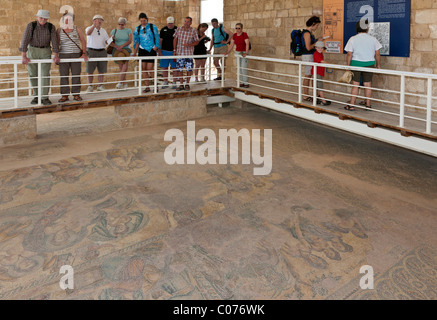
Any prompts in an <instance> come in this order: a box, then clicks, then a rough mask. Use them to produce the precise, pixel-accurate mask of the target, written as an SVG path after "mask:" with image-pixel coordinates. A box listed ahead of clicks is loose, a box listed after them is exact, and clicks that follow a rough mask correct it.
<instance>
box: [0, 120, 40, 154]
mask: <svg viewBox="0 0 437 320" xmlns="http://www.w3.org/2000/svg"><path fill="white" fill-rule="evenodd" d="M35 138H36V115H29V116H22V117H18V118H10V119H0V146H4V145H13V144H19V143H24V142H29V141H31V140H34V139H35Z"/></svg>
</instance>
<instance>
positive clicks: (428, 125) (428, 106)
mask: <svg viewBox="0 0 437 320" xmlns="http://www.w3.org/2000/svg"><path fill="white" fill-rule="evenodd" d="M431 105H432V78H431V77H430V78H428V95H427V99H426V133H431V116H432V109H431Z"/></svg>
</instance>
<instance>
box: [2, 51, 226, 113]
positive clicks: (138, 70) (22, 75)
mask: <svg viewBox="0 0 437 320" xmlns="http://www.w3.org/2000/svg"><path fill="white" fill-rule="evenodd" d="M214 57H219V58H221V73H222V75H224V74H225V66H224V59H225V56H224V55H222V54H216V55H196V56H194V55H191V56H153V57H142V56H141V57H139V56H135V57H134V56H130V57H122V58H114V57H112V56H111V57H109V56H108V57H105V58H91V59H89V61H108V62H110V61H113V62H114V61H129V62H135V63H136V64H137V65H136V66H135V67H134V68H133V70H131V71H129V70H128V71H127V72H126V80H125V81H124V82H126V83H131V84H132V86H130V87H129V89H133V88H137V94H138V95H144V92H143V89H145V87H146V86H145V85H144V84H143V80H148V81H149V82H151V83H153V85H152V86H151V88H152V93H157V92H158V82H160V81H162V80H163V79H164V78H163V77H162V76H160V75H159V72H158V71H162V69H161V68H159V61H160V60H162V59H182V58H195V59H198V58H205V59H208V61H207V62H208V63H206V65H205V67H204V68H205V81H212V79H213V76H214V75H217V71H215V72H214V70H216V69H215V67H214V65H213V64H212V59H213V58H214ZM146 59H147V60H152V59H153V60H154V68H153V70H142V64H141V63H137V62H138V61H139V60H146ZM60 62H61V63H62V62H84V59H81V58H79V59H61V61H60ZM30 63H31V64H37V65H38V77H36V79H37V83H38V84H37V86H36V88H37V91H38V95H37V98H38V102H37V104H36V106H41V105H42V88H43V87H45V88H47V87H48V88H49V90H51V89H53V88H59V89H60V88H61V87H62V85H61V84H60V83H59V84H50V85H49V86H43V85H42V79H43V78H44V77H43V76H42V75H41V66H42V64H43V63H53V61H52V60H51V59H41V60H36V59H35V60H31V61H30ZM84 65H85V64H84V63H82V68H83V67H84ZM7 67H13V69H12V70H6V71H4V70H2V69H4V68H7ZM0 68H1V69H0V110H6V109H8V110H9V109H14V108H21V107H26V106H28V105H29V101H28V99H27V98H29V97H30V96H31V95H32V93H31V92H32V89H33V87H32V86H31V84H30V78H29V76H28V72H27V70H26V69H25V66H24V65H22V62H21V56H14V57H2V58H1V59H0ZM158 68H159V69H158ZM206 68H207V69H206ZM20 69H21V70H20ZM130 69H132V68H131V67H130ZM195 69H196V68H195V66H194V65H193V71H194V70H195ZM167 70H168V72H169V76H168V77H169V78H173V80H175V78H177V79H181V78H183V80H184V82H186V81H185V80H186V79H187V77H188V76H185V75H181V76H178V77H175V76H174V74H173V73H174V71H177V70H178V69H167ZM56 71H57V68H54V67H53V66H52V68H51V74H50V76H49V78H50V81H51V83H53V82H56V80H60V78H62V76H60V75H54V73H56ZM144 72H148V73H150V74H152V76H149V77H148V78H144V77H143V73H144ZM184 72H185V71H184ZM119 75H120V71H119V70H118V68H117V69H115V65H114V66H112V71H111V69H110V65H109V64H108V72H107V73H105V74H104V77H105V79H106V81H103V82H93V83H92V85H93V86H96V85H97V86H99V85H111V87H112V85H114V84H116V83H118V82H120V80H115V81H107V79H108V78H111V77H112V78H114V77H118V76H119ZM97 76H98V72H97V69H96V70H95V72H94V74H93V77H94V78H96V77H97ZM66 77H67V78H71V77H72V75H71V74H70V75H68V76H66ZM80 77H81V84H80V86H81V87H86V86H88V85H89V84H88V81H83V80H82V79H85V80H86V78H87V77H88V74H86V73H85V72H84V70H83V71H82V73H81V75H80ZM191 77H193V76H191ZM199 84H202V83H199V82H197V83H196V82H194V83H193V82H191V83H190V85H199ZM220 85H221V86H222V87H223V86H224V76H223V77H222V80H221V82H220ZM65 86H68V87H71V86H73V84H72V83H69V85H65ZM23 90H24V92H23ZM119 91H120V89H106V88H105V90H104V93H107V92H119ZM20 93H21V94H20ZM96 93H102V92H101V91H100V92H99V91H98V92H94V91H93V92H86V91H82V92H80V94H81V95H83V94H84V95H91V94H96ZM60 95H61V93H60V92H59V93H55V94H53V93H49V95H48V96H49V98H50V97H55V96H58V97H59V96H60ZM24 98H26V99H24ZM11 102H12V105H10V103H11Z"/></svg>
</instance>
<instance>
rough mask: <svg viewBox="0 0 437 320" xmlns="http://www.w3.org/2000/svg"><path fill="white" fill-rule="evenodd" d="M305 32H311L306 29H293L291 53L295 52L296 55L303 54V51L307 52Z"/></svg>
mask: <svg viewBox="0 0 437 320" xmlns="http://www.w3.org/2000/svg"><path fill="white" fill-rule="evenodd" d="M305 32H309V31H308V30H306V29H303V30H301V29H296V30H293V31H291V43H290V54H294V57H295V58H296V57H298V56H301V55H302V54H303V53H307V52H308V50H307V48H306V47H305V41H304V39H303V35H304V33H305Z"/></svg>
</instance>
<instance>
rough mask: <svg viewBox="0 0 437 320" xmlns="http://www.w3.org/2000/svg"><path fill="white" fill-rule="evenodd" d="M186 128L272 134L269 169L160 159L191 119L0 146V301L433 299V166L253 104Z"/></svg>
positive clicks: (436, 276) (436, 178)
mask: <svg viewBox="0 0 437 320" xmlns="http://www.w3.org/2000/svg"><path fill="white" fill-rule="evenodd" d="M196 127H197V128H211V129H214V130H215V131H216V132H217V131H218V129H220V128H236V129H241V128H248V129H252V128H257V129H263V128H269V129H273V170H272V173H271V174H270V175H268V176H254V175H253V173H252V169H253V165H206V166H202V165H198V164H197V165H179V166H169V165H167V164H165V162H164V160H163V152H164V150H165V147H166V146H167V145H168V144H169V143H168V142H165V141H164V133H165V131H166V130H167V129H169V128H180V129H182V130H186V122H180V123H176V124H171V125H161V126H154V127H148V128H142V129H130V130H123V131H116V132H109V133H98V134H95V135H91V136H76V137H64V138H52V139H48V138H44V139H42V140H39V142H38V143H36V144H33V145H28V146H22V147H8V148H4V149H1V150H0V298H1V299H436V298H437V233H436V230H437V197H436V195H437V159H435V158H430V157H427V156H423V155H420V154H416V153H413V152H409V151H406V150H403V149H399V148H396V147H392V146H388V145H386V144H382V143H379V142H375V141H371V140H369V139H365V138H361V137H358V136H355V135H350V134H345V133H342V132H340V131H336V130H333V129H329V128H324V127H321V126H316V125H313V124H311V123H308V122H305V121H300V120H296V119H293V118H290V117H286V116H284V115H280V114H276V113H273V112H266V111H262V110H258V109H250V110H243V111H236V113H234V114H225V115H219V114H218V115H215V116H210V117H206V118H203V119H198V120H196ZM62 265H71V266H73V268H74V281H75V288H74V289H73V290H69V289H67V290H65V291H64V290H61V289H60V287H59V280H60V278H61V275H60V274H59V269H60V267H61V266H62ZM362 265H370V266H372V267H373V269H374V272H375V289H374V290H361V289H360V287H359V280H360V278H361V277H362V276H363V275H362V274H360V273H359V270H360V267H361V266H362Z"/></svg>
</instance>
